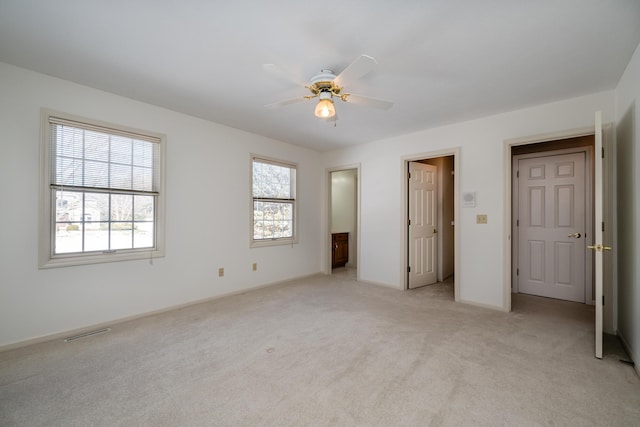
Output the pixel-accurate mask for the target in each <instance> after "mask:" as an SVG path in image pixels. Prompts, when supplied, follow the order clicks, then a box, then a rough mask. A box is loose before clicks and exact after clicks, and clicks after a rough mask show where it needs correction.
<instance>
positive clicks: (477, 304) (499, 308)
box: [459, 300, 510, 313]
mask: <svg viewBox="0 0 640 427" xmlns="http://www.w3.org/2000/svg"><path fill="white" fill-rule="evenodd" d="M459 302H461V303H463V304H467V305H472V306H474V307H478V308H485V309H488V310H493V311H501V312H503V313H508V312H509V311H510V310H506V309H505V308H504V307H500V306H497V305H489V304H482V303H479V302H475V301H467V300H461V301H459Z"/></svg>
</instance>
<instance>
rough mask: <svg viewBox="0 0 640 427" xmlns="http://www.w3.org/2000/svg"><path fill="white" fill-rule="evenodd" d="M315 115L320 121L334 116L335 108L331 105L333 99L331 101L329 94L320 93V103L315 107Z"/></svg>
mask: <svg viewBox="0 0 640 427" xmlns="http://www.w3.org/2000/svg"><path fill="white" fill-rule="evenodd" d="M315 115H316V117H320V118H321V119H328V118H330V117H333V116H335V115H336V107H335V105H333V99H331V94H330V93H329V92H321V93H320V101H318V104H317V105H316V110H315Z"/></svg>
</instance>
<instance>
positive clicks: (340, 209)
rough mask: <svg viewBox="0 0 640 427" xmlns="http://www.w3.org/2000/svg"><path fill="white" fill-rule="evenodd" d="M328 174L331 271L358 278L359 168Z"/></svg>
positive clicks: (329, 266) (342, 169)
mask: <svg viewBox="0 0 640 427" xmlns="http://www.w3.org/2000/svg"><path fill="white" fill-rule="evenodd" d="M328 175H329V221H328V222H329V227H328V228H329V234H330V239H329V248H328V251H329V253H328V257H327V258H328V261H329V262H328V264H329V265H328V271H329V273H330V274H334V273H338V272H339V273H341V274H347V275H349V276H355V278H356V280H358V279H359V277H360V275H359V273H358V264H359V262H358V260H359V241H360V239H359V230H360V213H359V212H360V207H359V204H360V203H359V194H360V191H359V188H360V177H359V175H360V168H359V166H353V167H344V168H335V169H330V170H329V171H328Z"/></svg>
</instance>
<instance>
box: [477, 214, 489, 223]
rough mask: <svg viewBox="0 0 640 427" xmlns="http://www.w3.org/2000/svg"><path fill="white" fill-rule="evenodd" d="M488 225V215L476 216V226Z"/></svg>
mask: <svg viewBox="0 0 640 427" xmlns="http://www.w3.org/2000/svg"><path fill="white" fill-rule="evenodd" d="M486 223H487V215H486V214H480V215H476V224H486Z"/></svg>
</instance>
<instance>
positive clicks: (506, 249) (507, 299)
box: [502, 123, 618, 333]
mask: <svg viewBox="0 0 640 427" xmlns="http://www.w3.org/2000/svg"><path fill="white" fill-rule="evenodd" d="M602 129H603V146H604V148H605V151H606V152H607V153H611V150H610V149H609V148H610V145H611V144H612V143H613V136H612V134H611V132H612V129H613V127H612V125H611V123H607V124H603V125H602ZM595 131H596V129H595V126H589V127H583V128H576V129H570V130H565V131H559V132H550V133H544V134H538V135H531V136H525V137H521V138H511V139H506V140H504V141H503V152H502V159H503V170H504V179H503V182H504V188H503V192H504V193H503V199H504V201H505V203H504V212H503V215H504V222H503V257H504V264H503V273H502V274H503V281H502V283H503V289H502V290H503V294H502V297H503V307H504V309H505V311H507V312H510V311H511V285H512V265H513V259H512V252H511V247H512V243H513V242H512V236H511V234H512V229H511V224H512V209H511V207H512V200H511V199H512V194H513V193H512V191H513V190H512V176H513V171H512V160H511V157H512V155H511V148H512V147H515V146H518V145H528V144H536V143H540V142H549V141H555V140H560V139H567V138H575V137H580V136H588V135H594V134H595ZM594 155H596V153H594ZM614 160H615V158H614V156H612V155H611V154H609V155H608V156H607V157H606V158H605V162H604V165H603V172H604V173H603V175H604V176H603V180H604V181H605V184H604V185H605V212H604V221H605V224H606V228H605V235H609V234H610V233H613V235H615V230H614V228H615V226H616V225H615V223H614V221H613V215H612V211H611V206H612V205H611V203H607V200H609V201H610V200H611V198H615V194H614V189H615V181H613V177H610V176H609V175H610V174H611V170H613V169H612V165H613V163H612V162H613V161H614ZM607 206H608V207H607ZM612 258H613V259H609V260H606V258H605V260H606V261H605V276H608V277H605V280H609V281H610V286H609V287H608V289H607V288H606V289H605V290H604V292H605V298H606V299H607V300H609V299H610V300H611V303H610V304H609V303H607V304H606V305H605V307H604V310H605V320H604V322H605V325H606V324H607V321H608V317H609V318H611V327H610V330H609V328H606V327H605V332H608V333H614V332H615V330H616V329H617V319H616V316H617V303H618V302H617V281H616V260H615V254H614V257H612ZM607 262H609V263H607ZM609 296H610V297H611V298H609Z"/></svg>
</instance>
